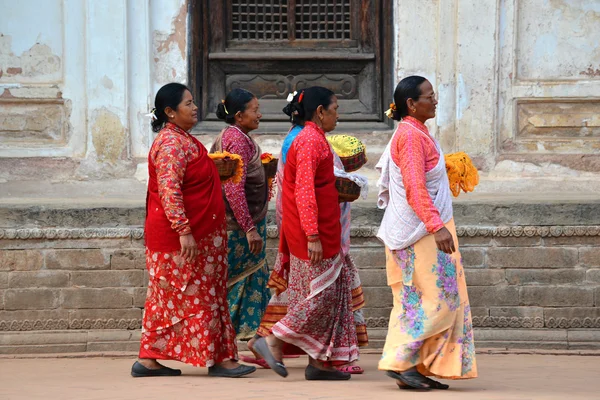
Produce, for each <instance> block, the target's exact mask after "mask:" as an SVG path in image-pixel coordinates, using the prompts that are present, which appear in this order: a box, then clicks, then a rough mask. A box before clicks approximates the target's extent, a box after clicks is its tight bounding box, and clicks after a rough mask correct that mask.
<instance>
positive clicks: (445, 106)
mask: <svg viewBox="0 0 600 400" xmlns="http://www.w3.org/2000/svg"><path fill="white" fill-rule="evenodd" d="M0 9H1V10H2V13H3V15H5V14H6V15H10V16H11V17H10V18H0V35H1V36H0V69H1V70H2V71H3V73H2V74H1V76H0V96H2V95H5V94H6V90H8V94H9V95H10V96H13V97H15V98H19V99H23V100H27V101H29V100H31V102H34V103H35V102H36V101H42V100H43V101H54V100H52V99H57V98H59V99H61V98H62V99H64V107H65V109H68V111H69V113H70V114H69V116H68V124H67V125H68V126H67V131H68V132H67V134H66V136H65V137H66V139H65V141H64V142H60V141H58V140H57V141H56V142H50V141H48V142H44V143H41V142H40V143H35V142H34V141H31V140H30V141H25V140H24V141H22V142H18V140H17V141H11V142H10V143H8V142H6V143H2V142H0V157H61V156H62V157H69V158H71V159H73V160H78V162H80V164H81V165H80V167H79V168H78V169H77V170H76V171H75V172H74V178H76V179H105V178H110V177H115V176H118V177H129V178H131V177H132V176H134V174H135V173H136V167H137V172H138V174H137V176H143V175H144V169H145V168H146V167H145V166H144V165H143V164H142V165H138V164H139V163H140V162H143V161H144V160H143V159H144V158H145V157H146V156H147V152H148V149H149V146H150V144H151V142H152V139H153V137H154V136H153V134H152V132H151V131H150V121H149V119H148V118H147V117H145V114H146V113H148V112H149V110H150V109H151V108H152V107H153V102H154V95H155V93H156V91H157V90H158V89H159V88H160V87H161V86H162V85H164V84H165V83H168V82H173V81H176V82H182V83H187V82H186V81H187V76H188V70H187V69H188V57H189V45H188V34H189V28H190V23H189V20H190V16H189V15H187V10H188V4H187V1H186V0H129V1H127V2H125V1H122V0H104V1H95V0H25V1H21V2H14V1H10V0H0ZM32 9H35V10H36V12H35V13H32V12H31V10H32ZM599 24H600V0H532V1H517V0H460V1H457V0H428V1H413V0H394V42H393V43H390V44H389V45H390V46H393V49H394V59H393V67H394V80H395V83H397V82H398V81H399V80H400V79H401V78H403V77H405V76H407V75H411V74H419V75H423V76H425V77H426V78H428V79H429V80H430V81H431V82H432V83H433V85H434V87H435V88H436V91H437V92H438V96H439V102H440V104H439V106H438V115H437V118H436V119H435V120H434V121H431V123H430V127H431V129H432V132H433V133H434V134H435V135H436V136H437V137H438V138H439V139H440V140H441V142H442V145H443V146H444V149H445V151H447V152H450V151H466V152H467V153H469V154H470V155H471V156H472V157H473V158H474V159H475V160H476V161H477V162H478V164H479V165H480V166H482V167H483V168H484V170H485V171H486V172H484V173H482V177H483V182H482V188H483V189H485V188H486V185H488V183H486V182H499V181H500V180H502V179H504V180H510V179H513V180H515V179H518V178H519V177H521V176H523V175H524V174H529V175H528V176H531V177H534V178H535V177H545V176H547V175H548V173H547V172H546V171H552V173H553V174H554V176H555V177H556V176H558V178H559V179H565V177H571V178H572V177H573V176H575V177H578V178H582V179H596V178H597V177H598V171H590V170H589V169H588V170H587V171H585V172H583V171H579V170H578V169H577V168H576V167H569V166H552V165H543V164H540V163H538V164H537V165H536V164H535V162H527V161H526V160H525V161H524V160H518V159H510V157H512V156H513V155H514V154H513V153H515V152H516V153H515V154H517V155H523V154H524V155H527V154H542V155H543V154H554V153H556V154H563V153H561V152H564V154H578V153H582V154H588V155H598V154H600V144H597V143H598V137H597V135H595V134H594V133H593V132H595V131H593V129H595V128H594V127H593V126H592V127H590V133H586V132H587V131H585V132H583V133H581V134H580V136H581V137H579V136H577V135H578V134H579V133H577V132H576V131H573V132H575V133H572V132H571V131H568V129H567V128H569V127H566V128H565V127H564V126H561V127H560V129H563V130H565V132H568V133H569V134H570V135H572V136H573V137H569V138H563V139H561V140H562V142H561V143H559V144H557V141H556V140H554V139H552V138H545V139H544V140H540V141H539V142H535V141H534V140H533V139H531V138H526V139H527V140H529V142H527V141H526V140H525V141H523V140H522V142H519V140H521V139H519V137H518V135H517V130H518V129H517V128H518V127H517V126H516V121H517V119H518V113H517V111H516V110H517V103H518V102H519V101H521V100H524V99H525V100H528V101H538V100H539V101H542V100H543V101H565V99H566V100H568V101H580V102H581V101H588V100H590V101H598V100H600V46H599V45H598V43H599V42H600V36H599V35H600V33H599V32H600V30H599V29H597V27H598V26H599ZM32 49H33V50H34V53H33V55H34V56H35V57H37V58H35V57H34V59H36V60H41V59H42V58H41V57H43V56H45V57H46V64H47V65H46V64H43V63H40V62H37V63H34V65H31V63H29V64H28V63H27V62H25V63H23V55H29V54H30V53H31V51H32ZM28 52H29V53H28ZM49 60H52V62H49ZM8 68H21V69H22V70H23V71H26V72H25V73H8ZM11 71H12V72H14V71H16V70H15V69H11ZM5 97H6V96H5ZM0 100H3V99H0ZM3 104H4V103H3ZM579 104H580V103H578V104H577V105H576V106H577V107H580V108H582V107H583V106H580V105H579ZM599 104H600V103H599ZM574 107H575V106H574ZM582 109H583V108H582ZM589 109H590V108H589V107H588V108H585V110H587V111H586V112H589ZM592 110H593V108H592ZM580 114H581V113H580ZM582 115H583V114H582ZM573 118H574V117H573ZM573 118H571V120H570V121H572V120H576V119H573ZM582 118H583V119H585V118H584V117H582ZM532 120H535V121H538V120H540V118H538V117H537V116H536V118H534V119H532ZM587 121H588V122H589V123H590V124H592V125H593V124H595V122H594V121H595V119H593V118H592V119H588V120H587ZM559 122H560V121H559ZM544 123H550V122H544ZM560 123H561V124H563V125H565V124H567V123H566V122H560ZM586 135H587V136H586ZM534 136H535V135H534ZM204 139H206V138H204ZM280 139H281V138H279V137H273V136H268V137H264V138H263V139H262V142H264V145H265V150H267V151H269V150H270V151H275V152H276V150H277V148H278V146H279V143H280ZM205 141H206V140H205ZM379 141H380V139H379V138H378V139H377V140H373V143H375V144H374V146H375V147H373V148H374V149H379V148H380V147H381V148H382V147H383V146H382V145H381V144H380V143H379ZM513 142H514V143H516V144H514V145H513V147H514V149H516V150H514V151H513V153H510V152H509V151H508V150H507V149H511V147H510V146H508V147H507V143H508V144H511V143H513ZM511 145H512V144H511ZM377 146H379V147H377ZM519 146H520V147H519ZM557 146H558V147H557ZM560 146H562V147H560ZM533 147H535V148H533ZM511 151H512V150H511ZM519 152H521V153H519ZM509 153H510V154H509ZM375 156H377V155H375ZM506 157H508V158H509V159H508V160H507V159H506ZM371 158H373V156H371ZM525 158H526V157H525ZM503 160H504V161H503ZM548 163H549V164H551V163H552V162H551V161H548ZM557 174H558V175H557ZM561 177H562V178H561ZM490 185H491V186H490ZM494 185H495V183H494ZM499 185H500V184H498V186H497V187H500V186H499ZM487 187H488V188H489V189H490V190H491V191H494V190H498V189H497V187H496V186H493V184H491V183H490V184H489V185H488V186H487ZM485 190H487V189H485Z"/></svg>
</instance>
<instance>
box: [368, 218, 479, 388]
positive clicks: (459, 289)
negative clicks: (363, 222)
mask: <svg viewBox="0 0 600 400" xmlns="http://www.w3.org/2000/svg"><path fill="white" fill-rule="evenodd" d="M446 228H447V229H448V230H449V231H450V233H451V234H452V236H453V237H454V241H455V244H456V252H455V253H453V254H451V255H449V254H445V253H443V252H441V251H439V250H438V249H437V246H436V243H435V239H434V236H433V235H428V236H426V237H424V238H422V239H421V240H419V241H418V242H417V243H415V244H414V245H412V246H409V247H407V248H405V249H402V250H390V249H389V248H387V247H386V260H387V261H386V269H387V278H388V285H389V286H390V287H391V289H392V293H393V295H394V308H393V309H392V312H391V314H390V322H389V327H388V333H387V338H386V342H385V347H384V349H383V355H382V357H381V360H380V361H379V369H380V370H385V371H387V370H391V371H398V372H401V371H405V370H407V369H409V368H412V367H414V366H416V367H417V369H418V370H419V372H421V373H422V374H424V375H428V376H436V377H439V378H446V379H470V378H476V377H477V364H476V362H475V345H474V342H473V324H472V322H471V308H470V306H469V298H468V294H467V284H466V281H465V273H464V269H463V266H462V258H461V255H460V252H459V250H458V238H457V237H456V228H455V226H454V220H450V221H449V222H448V223H447V224H446Z"/></svg>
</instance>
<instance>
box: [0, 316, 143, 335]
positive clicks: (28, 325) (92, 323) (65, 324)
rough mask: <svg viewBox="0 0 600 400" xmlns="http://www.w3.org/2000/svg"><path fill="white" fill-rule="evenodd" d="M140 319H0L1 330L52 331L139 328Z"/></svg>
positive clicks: (140, 324)
mask: <svg viewBox="0 0 600 400" xmlns="http://www.w3.org/2000/svg"><path fill="white" fill-rule="evenodd" d="M141 327H142V320H141V319H135V318H133V319H113V318H109V319H74V320H71V321H70V322H69V321H68V320H66V319H48V320H35V321H31V320H27V319H25V320H13V321H1V320H0V332H2V331H54V330H67V329H75V330H76V329H140V328H141Z"/></svg>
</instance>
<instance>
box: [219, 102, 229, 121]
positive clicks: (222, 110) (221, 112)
mask: <svg viewBox="0 0 600 400" xmlns="http://www.w3.org/2000/svg"><path fill="white" fill-rule="evenodd" d="M217 118H219V119H220V120H223V121H225V119H226V118H227V112H226V110H225V104H223V103H219V104H218V105H217Z"/></svg>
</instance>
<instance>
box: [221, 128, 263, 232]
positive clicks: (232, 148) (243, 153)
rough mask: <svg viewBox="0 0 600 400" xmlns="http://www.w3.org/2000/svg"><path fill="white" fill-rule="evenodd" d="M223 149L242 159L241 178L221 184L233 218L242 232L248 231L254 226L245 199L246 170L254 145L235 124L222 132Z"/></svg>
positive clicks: (252, 154) (254, 150) (253, 153)
mask: <svg viewBox="0 0 600 400" xmlns="http://www.w3.org/2000/svg"><path fill="white" fill-rule="evenodd" d="M221 146H222V148H223V151H227V152H229V153H232V154H238V155H239V156H240V157H242V161H244V166H243V170H244V173H243V175H242V179H241V180H240V182H238V183H232V182H228V183H226V184H225V185H223V187H224V189H225V196H227V202H228V203H229V206H230V207H231V211H233V215H234V217H235V220H236V221H237V222H238V224H239V225H240V227H241V228H242V230H243V231H244V232H248V231H249V230H250V229H252V228H254V222H253V221H252V215H250V210H249V209H248V201H246V190H245V187H246V172H247V169H248V165H250V161H251V160H252V158H253V157H254V155H255V153H256V147H255V146H254V143H252V140H250V138H249V137H248V135H246V134H245V133H244V132H242V131H241V130H240V129H239V128H238V127H236V126H230V127H229V128H227V129H225V132H223V137H222V139H221Z"/></svg>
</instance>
